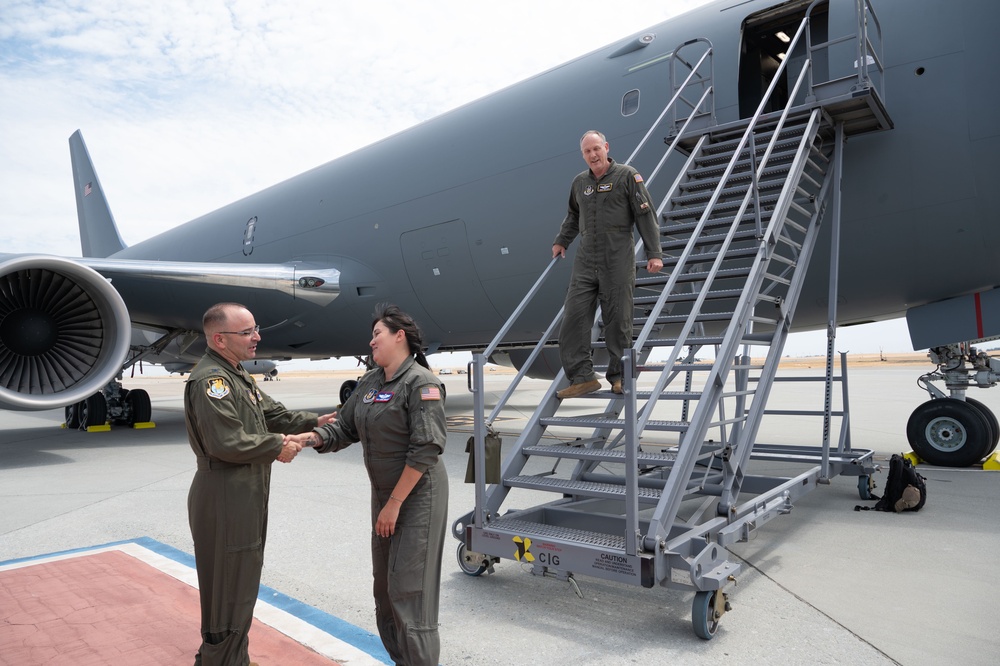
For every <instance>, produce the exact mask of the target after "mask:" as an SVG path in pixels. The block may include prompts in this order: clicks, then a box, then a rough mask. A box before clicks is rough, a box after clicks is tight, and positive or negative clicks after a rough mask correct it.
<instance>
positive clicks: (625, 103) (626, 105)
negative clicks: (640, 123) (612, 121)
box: [622, 90, 639, 116]
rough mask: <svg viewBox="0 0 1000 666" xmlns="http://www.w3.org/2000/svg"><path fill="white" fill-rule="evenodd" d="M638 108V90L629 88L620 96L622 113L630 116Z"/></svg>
mask: <svg viewBox="0 0 1000 666" xmlns="http://www.w3.org/2000/svg"><path fill="white" fill-rule="evenodd" d="M638 110H639V91H638V90H629V91H628V92H627V93H625V96H624V97H622V115H623V116H631V115H632V114H633V113H635V112H636V111H638Z"/></svg>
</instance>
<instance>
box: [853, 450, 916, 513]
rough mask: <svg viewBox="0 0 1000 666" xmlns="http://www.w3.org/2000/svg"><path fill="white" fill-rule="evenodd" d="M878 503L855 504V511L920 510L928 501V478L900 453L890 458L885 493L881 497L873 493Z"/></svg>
mask: <svg viewBox="0 0 1000 666" xmlns="http://www.w3.org/2000/svg"><path fill="white" fill-rule="evenodd" d="M872 499H877V500H878V503H877V504H876V505H875V506H873V507H868V506H860V505H859V506H855V507H854V510H855V511H893V512H895V513H899V512H901V511H919V510H920V508H921V507H922V506H923V505H924V502H926V501H927V484H926V479H925V478H924V477H922V476H921V475H920V474H918V473H917V470H916V468H915V467H914V466H913V464H912V463H911V462H910V461H909V460H908V459H906V458H904V457H903V456H901V455H899V454H898V453H894V454H892V457H891V458H890V459H889V477H888V478H887V479H886V482H885V494H884V495H882V497H881V498H879V497H877V496H876V495H872Z"/></svg>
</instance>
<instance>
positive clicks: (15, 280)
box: [0, 255, 132, 411]
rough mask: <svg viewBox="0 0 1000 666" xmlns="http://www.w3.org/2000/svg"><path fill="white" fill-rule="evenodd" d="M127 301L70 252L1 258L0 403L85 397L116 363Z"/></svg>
mask: <svg viewBox="0 0 1000 666" xmlns="http://www.w3.org/2000/svg"><path fill="white" fill-rule="evenodd" d="M131 330H132V329H131V322H130V320H129V315H128V309H127V308H126V307H125V302H124V301H123V300H122V298H121V296H120V295H119V294H118V292H117V291H116V290H115V289H114V287H112V286H111V285H110V284H109V283H108V281H107V280H105V279H104V278H103V277H102V276H101V275H100V273H98V272H96V271H94V270H93V269H91V268H88V267H87V266H83V265H82V264H79V263H76V262H75V261H73V260H71V259H63V258H61V257H52V256H45V255H17V256H13V258H10V257H8V258H5V259H3V260H0V408H2V409H12V410H19V411H32V410H43V409H55V408H58V407H63V406H65V405H69V404H72V403H75V402H80V401H82V400H85V399H86V398H87V397H88V396H90V395H92V394H94V393H96V392H98V391H100V390H101V389H102V388H104V386H105V385H106V384H107V383H108V382H110V381H111V380H112V379H114V378H115V377H116V376H117V375H118V373H119V372H120V371H121V368H122V365H123V363H124V362H125V357H126V355H127V354H128V349H129V343H130V340H131Z"/></svg>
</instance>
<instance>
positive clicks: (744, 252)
mask: <svg viewBox="0 0 1000 666" xmlns="http://www.w3.org/2000/svg"><path fill="white" fill-rule="evenodd" d="M759 250H760V248H759V247H756V246H754V247H748V248H735V249H730V250H728V251H727V252H726V256H725V258H726V259H749V258H751V257H756V256H757V252H758V251H759ZM718 256H719V253H718V252H699V253H692V254H689V255H688V263H689V264H703V263H712V262H714V261H715V260H716V258H718ZM678 259H679V257H663V265H664V266H676V265H677V261H678ZM640 265H641V266H643V267H645V265H646V264H645V262H644V263H642V264H640Z"/></svg>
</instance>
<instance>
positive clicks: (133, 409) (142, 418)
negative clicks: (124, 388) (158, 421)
mask: <svg viewBox="0 0 1000 666" xmlns="http://www.w3.org/2000/svg"><path fill="white" fill-rule="evenodd" d="M125 405H126V408H127V411H128V415H129V416H128V425H130V426H133V425H135V424H136V423H146V422H147V421H150V420H151V419H152V418H153V407H152V405H151V404H150V401H149V393H147V392H146V391H144V390H143V389H135V390H132V391H129V392H128V395H127V396H125Z"/></svg>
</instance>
